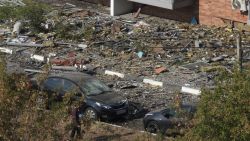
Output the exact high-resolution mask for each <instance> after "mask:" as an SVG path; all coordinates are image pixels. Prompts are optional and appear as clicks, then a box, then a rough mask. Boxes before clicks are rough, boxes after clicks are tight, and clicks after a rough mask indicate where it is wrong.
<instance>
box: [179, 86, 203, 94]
mask: <svg viewBox="0 0 250 141" xmlns="http://www.w3.org/2000/svg"><path fill="white" fill-rule="evenodd" d="M181 92H182V93H188V94H193V95H201V91H200V90H198V89H194V88H189V87H182V88H181Z"/></svg>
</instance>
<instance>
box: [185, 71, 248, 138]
mask: <svg viewBox="0 0 250 141" xmlns="http://www.w3.org/2000/svg"><path fill="white" fill-rule="evenodd" d="M216 84H217V86H216V88H215V89H214V90H203V92H202V95H201V100H200V102H199V105H198V111H197V114H196V116H195V119H194V121H193V122H194V127H193V128H192V129H191V131H190V132H189V133H188V134H187V135H186V136H185V138H186V140H223V141H224V140H237V141H249V140H250V122H249V121H250V75H249V72H243V73H241V72H239V71H237V70H236V71H234V72H233V74H229V73H226V72H223V73H222V74H221V75H220V76H219V77H218V78H217V81H216Z"/></svg>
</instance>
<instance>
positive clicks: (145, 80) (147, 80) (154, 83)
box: [143, 79, 163, 87]
mask: <svg viewBox="0 0 250 141" xmlns="http://www.w3.org/2000/svg"><path fill="white" fill-rule="evenodd" d="M143 83H146V84H151V85H153V86H159V87H163V82H160V81H155V80H151V79H143Z"/></svg>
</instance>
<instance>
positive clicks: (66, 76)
mask: <svg viewBox="0 0 250 141" xmlns="http://www.w3.org/2000/svg"><path fill="white" fill-rule="evenodd" d="M35 81H36V80H35V79H34V80H33V81H32V83H33V84H37V83H36V82H35ZM37 87H38V88H39V89H41V90H42V91H44V92H47V93H48V96H51V95H52V93H56V94H57V97H56V99H55V100H60V99H62V98H63V96H64V95H65V94H66V93H70V92H74V97H75V98H77V97H82V96H84V101H83V104H82V106H81V107H80V109H81V111H82V112H83V114H84V115H88V116H90V118H91V119H94V120H97V119H114V118H118V117H122V116H125V115H127V114H128V101H127V99H126V98H124V97H122V96H120V95H119V94H118V93H115V92H114V91H112V90H111V89H110V88H109V87H108V86H107V85H105V84H104V83H103V82H101V81H99V80H98V79H96V78H95V77H93V76H90V75H88V74H85V73H80V72H59V73H54V72H53V73H50V74H49V75H48V77H47V78H46V79H45V80H44V81H43V83H42V84H41V85H39V86H38V85H37ZM48 107H49V104H48Z"/></svg>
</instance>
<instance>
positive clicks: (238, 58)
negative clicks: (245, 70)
mask: <svg viewBox="0 0 250 141" xmlns="http://www.w3.org/2000/svg"><path fill="white" fill-rule="evenodd" d="M236 42H237V61H238V63H239V68H240V71H242V46H241V35H240V33H239V34H238V35H237V39H236Z"/></svg>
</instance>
